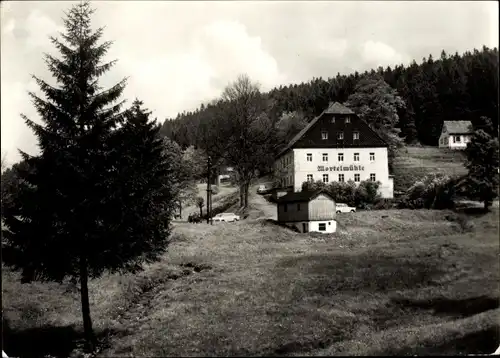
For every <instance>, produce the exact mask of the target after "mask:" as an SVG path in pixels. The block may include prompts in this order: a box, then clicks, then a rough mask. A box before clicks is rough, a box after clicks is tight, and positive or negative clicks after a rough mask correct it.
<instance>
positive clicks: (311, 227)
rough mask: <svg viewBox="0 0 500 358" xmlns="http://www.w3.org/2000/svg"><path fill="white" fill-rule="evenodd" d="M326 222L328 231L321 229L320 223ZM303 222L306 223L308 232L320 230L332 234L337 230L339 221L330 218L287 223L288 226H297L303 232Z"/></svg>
mask: <svg viewBox="0 0 500 358" xmlns="http://www.w3.org/2000/svg"><path fill="white" fill-rule="evenodd" d="M320 223H325V224H326V231H319V224H320ZM303 224H306V227H307V229H308V232H320V233H324V234H332V233H334V232H336V231H337V221H335V220H329V221H301V222H289V223H285V225H286V226H288V227H292V228H293V227H295V228H297V229H298V230H299V231H300V232H303V230H302V229H303Z"/></svg>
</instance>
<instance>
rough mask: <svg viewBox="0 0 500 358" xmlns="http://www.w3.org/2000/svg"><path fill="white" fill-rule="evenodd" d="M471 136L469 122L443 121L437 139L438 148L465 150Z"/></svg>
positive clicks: (470, 124)
mask: <svg viewBox="0 0 500 358" xmlns="http://www.w3.org/2000/svg"><path fill="white" fill-rule="evenodd" d="M471 136H472V123H471V121H444V123H443V128H442V130H441V136H440V137H439V148H449V149H465V148H467V143H469V142H470V139H471Z"/></svg>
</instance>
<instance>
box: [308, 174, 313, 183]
mask: <svg viewBox="0 0 500 358" xmlns="http://www.w3.org/2000/svg"><path fill="white" fill-rule="evenodd" d="M307 181H309V182H312V181H313V175H312V174H307Z"/></svg>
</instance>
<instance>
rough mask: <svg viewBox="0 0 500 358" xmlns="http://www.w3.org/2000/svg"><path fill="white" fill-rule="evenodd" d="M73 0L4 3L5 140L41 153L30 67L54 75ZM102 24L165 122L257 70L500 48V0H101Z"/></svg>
mask: <svg viewBox="0 0 500 358" xmlns="http://www.w3.org/2000/svg"><path fill="white" fill-rule="evenodd" d="M72 4H74V2H69V1H2V3H1V21H0V26H1V76H0V79H1V149H2V154H5V155H6V158H7V162H8V163H9V164H13V163H15V162H17V161H19V160H20V155H19V153H18V150H17V149H18V148H19V149H21V150H23V151H26V152H28V153H29V154H37V153H38V152H39V149H38V145H37V140H36V138H35V136H34V135H33V134H32V131H31V130H30V129H29V128H28V127H27V126H26V125H25V123H24V121H23V120H22V119H21V117H20V114H21V113H24V114H26V115H27V116H28V117H29V118H30V119H32V120H34V121H35V122H40V121H39V119H38V115H37V113H36V112H35V110H34V108H33V106H32V104H31V102H30V99H29V97H28V91H34V92H35V93H39V91H38V89H37V86H36V85H35V83H34V81H33V79H32V78H31V75H32V74H34V75H36V76H38V77H40V78H42V79H44V80H46V81H48V82H49V83H51V84H55V82H54V81H53V79H52V78H51V76H50V74H49V73H48V71H47V69H46V65H45V63H44V60H43V54H44V53H50V54H53V55H57V54H58V53H57V51H56V50H55V48H54V46H53V45H52V44H51V42H50V39H49V37H50V36H56V37H58V36H59V35H58V34H59V33H60V32H63V31H64V28H63V21H62V19H63V18H64V12H65V11H67V10H68V9H69V8H70V7H71V5H72ZM91 5H92V7H93V8H95V10H96V12H95V13H94V16H93V25H92V26H93V27H95V28H98V27H101V26H105V30H104V35H103V38H102V40H103V41H108V40H111V41H113V42H114V43H113V46H112V47H111V49H110V51H109V52H108V54H107V56H106V58H105V59H104V60H105V61H109V60H114V59H117V60H118V62H117V64H116V65H115V66H114V67H113V69H112V70H111V71H110V72H108V73H107V74H106V75H104V76H103V78H102V82H101V84H102V86H104V87H106V86H108V87H109V86H111V85H113V84H115V83H116V82H118V81H120V80H121V79H123V78H124V77H129V80H128V85H127V88H126V89H125V91H124V95H123V98H124V99H126V100H127V104H131V102H132V101H133V100H134V99H135V98H136V97H137V98H140V99H141V100H143V101H144V104H145V106H146V107H147V108H149V109H150V110H152V112H153V116H154V117H157V118H158V120H161V121H163V120H164V119H165V118H172V117H175V116H176V115H177V113H179V112H183V111H189V110H194V109H196V108H197V107H199V105H200V104H201V103H206V102H208V101H210V100H212V99H215V98H217V97H218V96H220V94H221V92H222V90H223V89H224V87H225V86H226V85H228V84H229V83H230V82H231V81H234V80H235V79H236V77H237V76H238V75H239V74H242V73H246V74H248V75H249V76H250V78H251V79H252V80H253V81H256V82H258V83H259V84H260V85H261V89H262V90H263V91H266V90H269V89H271V88H273V87H275V86H279V85H281V84H283V85H286V84H290V83H300V82H302V81H308V80H310V79H312V78H313V77H320V76H321V77H323V78H327V77H333V76H335V75H336V74H337V73H341V74H349V73H351V72H354V71H364V70H369V69H371V68H376V67H378V66H384V67H386V66H388V65H390V66H394V65H397V64H401V63H404V64H409V63H410V62H411V61H412V60H413V59H415V60H416V61H417V62H420V61H421V59H422V58H423V57H427V56H428V55H429V54H432V55H433V56H434V57H435V58H437V57H439V55H440V53H441V50H443V49H444V50H445V51H446V52H447V53H455V52H456V51H457V52H458V53H463V52H464V51H467V50H472V49H474V48H481V47H482V46H483V45H486V46H488V47H498V29H499V20H498V2H497V1H484V2H482V1H470V2H467V1H457V2H454V1H432V2H423V1H408V2H403V1H370V2H364V1H302V2H301V1H223V2H222V1H221V2H215V1H213V2H212V1H210V2H209V1H205V2H196V1H184V2H168V1H92V2H91Z"/></svg>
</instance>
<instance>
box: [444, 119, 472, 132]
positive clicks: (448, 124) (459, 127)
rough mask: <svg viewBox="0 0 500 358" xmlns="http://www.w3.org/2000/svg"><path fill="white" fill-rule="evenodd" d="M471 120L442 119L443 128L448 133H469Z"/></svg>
mask: <svg viewBox="0 0 500 358" xmlns="http://www.w3.org/2000/svg"><path fill="white" fill-rule="evenodd" d="M471 126H472V122H471V121H444V123H443V129H444V130H446V133H449V134H470V133H472V132H471V130H470V127H471Z"/></svg>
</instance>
